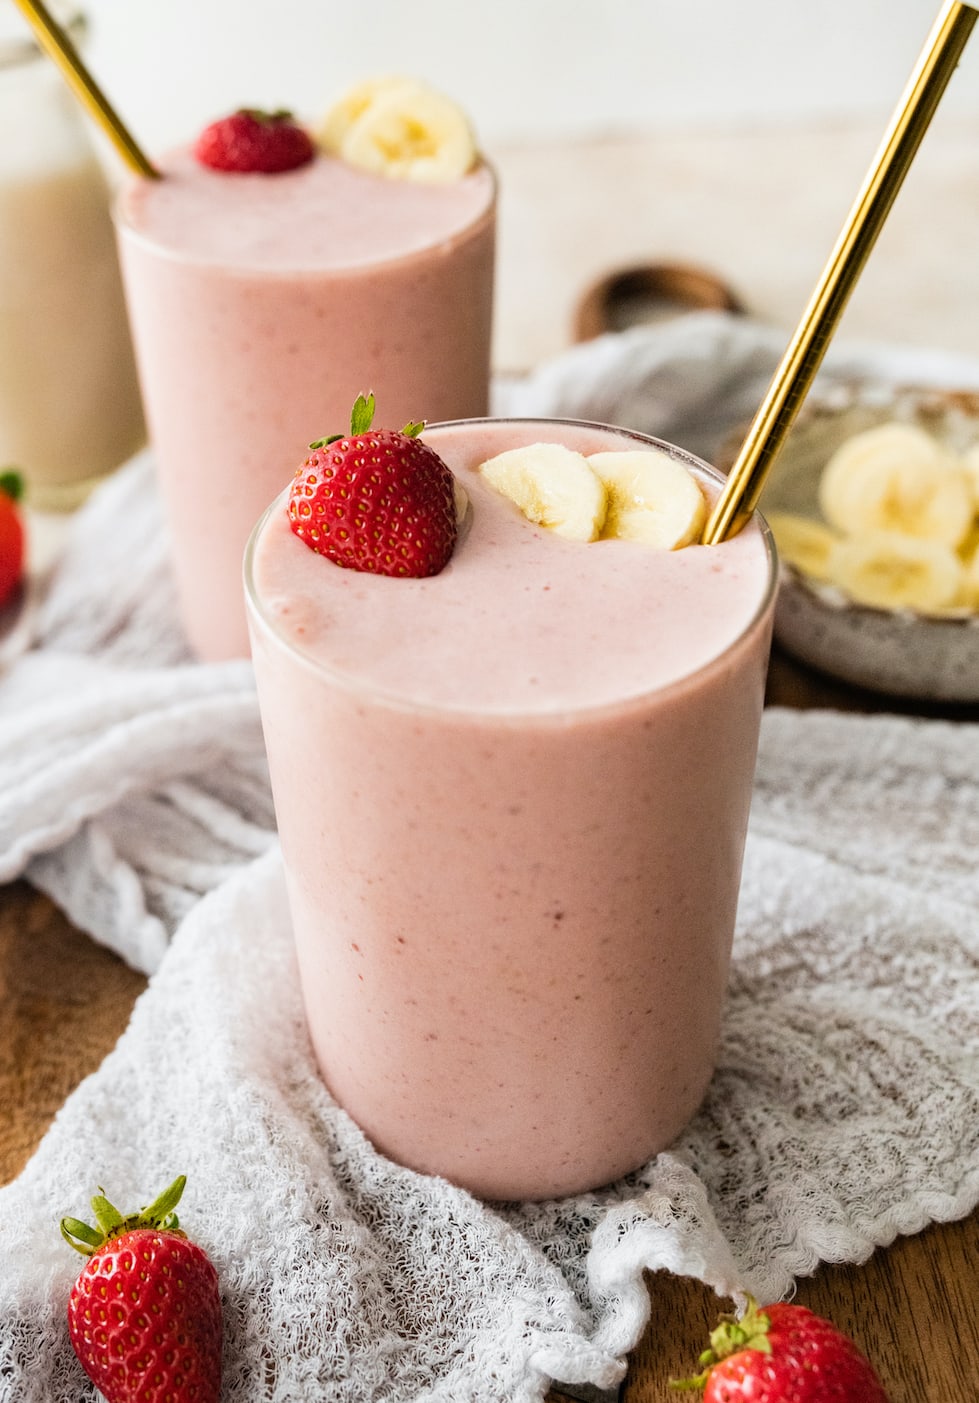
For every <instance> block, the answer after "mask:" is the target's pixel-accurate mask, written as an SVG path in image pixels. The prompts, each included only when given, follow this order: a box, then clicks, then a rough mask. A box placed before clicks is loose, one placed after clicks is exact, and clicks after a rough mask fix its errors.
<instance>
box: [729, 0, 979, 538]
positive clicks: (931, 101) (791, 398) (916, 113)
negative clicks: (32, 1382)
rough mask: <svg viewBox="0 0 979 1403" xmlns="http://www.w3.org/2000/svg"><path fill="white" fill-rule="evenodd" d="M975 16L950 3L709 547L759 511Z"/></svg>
mask: <svg viewBox="0 0 979 1403" xmlns="http://www.w3.org/2000/svg"><path fill="white" fill-rule="evenodd" d="M977 19H979V12H977V10H976V9H975V8H974V6H973V5H965V4H959V3H957V0H947V3H946V4H945V5H944V6H943V8H942V10H941V12H940V14H939V16H938V19H937V20H936V21H935V24H934V26H933V28H932V31H931V33H930V35H929V36H928V39H927V41H926V44H925V47H924V49H923V50H922V52H921V56H920V57H919V59H918V62H917V64H916V66H915V69H914V71H913V73H912V74H911V77H910V79H909V80H908V84H907V87H906V88H905V91H904V93H903V95H902V98H901V101H900V103H899V105H898V108H897V111H896V112H895V114H894V116H893V117H892V118H891V123H890V126H889V128H888V130H887V132H886V134H885V136H884V139H883V141H882V143H881V146H880V149H879V150H878V152H877V156H876V158H875V160H874V164H873V166H872V167H871V169H870V172H869V174H868V175H867V177H866V179H865V181H864V183H863V187H862V189H861V191H860V193H859V195H858V196H857V199H856V201H855V203H854V205H853V208H852V209H851V211H850V214H849V216H848V217H847V221H846V224H845V225H844V228H843V231H842V233H841V234H840V236H839V239H838V240H837V243H836V247H835V248H834V249H833V252H832V254H831V255H830V259H829V262H828V263H827V264H826V267H825V269H824V270H823V273H822V277H821V278H820V281H819V283H818V284H817V287H816V290H815V292H814V293H813V295H812V297H811V298H810V301H809V305H808V306H807V308H806V310H805V312H804V313H803V316H802V321H801V322H800V323H799V326H798V329H797V330H796V332H795V334H794V336H793V338H792V340H791V342H790V343H789V347H788V350H787V351H786V352H785V355H784V356H783V358H782V362H781V364H780V365H779V367H778V369H777V370H776V372H775V375H774V378H773V379H772V382H771V385H770V386H769V388H768V391H767V393H766V395H765V399H764V400H763V401H762V404H761V408H760V409H759V410H758V413H757V414H756V415H755V418H754V421H753V423H752V425H751V428H750V429H749V430H748V435H747V438H746V439H745V441H744V443H743V444H742V446H741V451H740V453H739V454H738V457H737V459H736V461H735V463H734V466H733V467H732V469H731V471H730V474H729V475H728V480H727V483H726V484H725V487H724V490H723V492H722V493H721V496H720V498H719V499H718V501H717V502H716V504H715V506H714V509H713V511H712V513H711V515H710V518H709V519H708V522H707V525H706V527H705V528H704V535H703V542H704V544H705V545H716V544H717V543H718V542H719V541H723V540H726V539H727V538H728V537H729V536H736V535H737V533H738V532H739V531H740V530H741V528H742V527H743V526H744V525H745V523H746V522H747V520H748V518H749V517H750V516H751V513H752V511H753V510H754V508H755V507H756V506H757V504H758V498H759V496H760V495H761V490H762V487H763V486H764V482H765V478H766V476H767V474H768V470H769V468H770V467H771V465H772V462H773V461H774V459H775V457H776V455H777V453H778V451H779V449H780V448H781V446H782V444H783V442H784V440H785V437H786V435H787V434H788V432H789V429H790V428H791V427H792V422H793V420H794V419H795V416H796V414H797V413H798V410H799V407H800V405H801V404H802V401H803V400H804V399H805V397H806V394H807V393H808V390H809V387H810V385H811V384H812V381H813V379H814V378H815V375H816V372H817V370H818V369H819V366H820V363H821V361H822V359H823V356H824V354H825V352H826V348H827V346H828V345H829V342H830V339H831V337H832V335H833V332H834V331H835V329H836V325H837V323H838V321H839V319H840V317H841V315H842V313H843V309H844V307H845V306H846V303H847V299H848V298H849V296H850V293H851V292H852V291H853V288H854V286H855V284H856V282H857V279H858V278H859V276H860V273H861V271H862V270H863V266H864V264H865V263H866V261H867V257H868V255H869V254H870V251H871V249H872V248H873V246H874V243H875V241H876V239H877V235H878V234H879V233H880V230H881V228H882V226H883V223H884V220H885V219H886V218H887V215H888V213H889V212H890V208H891V206H892V205H893V203H894V200H895V197H896V196H897V192H898V190H899V189H900V188H901V183H902V181H903V180H904V177H905V176H906V175H907V173H908V169H909V167H910V165H911V162H912V160H913V159H914V156H915V153H916V152H917V150H918V147H919V145H920V144H921V139H922V137H923V136H924V134H925V131H926V130H927V128H928V124H929V122H930V121H931V119H932V117H933V116H934V113H935V109H936V107H937V106H938V103H939V99H940V98H941V96H942V93H943V92H944V91H945V88H946V87H947V85H948V81H949V79H950V78H951V76H952V74H953V73H954V71H955V67H956V64H957V63H958V61H959V59H960V57H961V55H962V50H963V49H964V48H965V44H966V40H967V39H968V37H969V35H970V33H971V32H972V27H973V25H974V24H975V22H976V20H977Z"/></svg>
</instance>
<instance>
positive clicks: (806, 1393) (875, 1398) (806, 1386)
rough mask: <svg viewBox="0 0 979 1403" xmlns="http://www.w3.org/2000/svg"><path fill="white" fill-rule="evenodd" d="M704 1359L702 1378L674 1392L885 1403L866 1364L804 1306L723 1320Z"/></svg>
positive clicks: (775, 1401) (715, 1400)
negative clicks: (681, 1390)
mask: <svg viewBox="0 0 979 1403" xmlns="http://www.w3.org/2000/svg"><path fill="white" fill-rule="evenodd" d="M710 1343H711V1347H710V1349H708V1350H706V1351H705V1352H704V1353H703V1354H702V1355H701V1356H700V1363H701V1364H702V1365H705V1366H706V1367H705V1368H704V1370H703V1372H702V1373H701V1374H698V1375H697V1377H696V1378H693V1379H683V1380H681V1381H679V1382H675V1383H674V1384H673V1387H674V1388H679V1389H692V1388H702V1389H703V1398H704V1403H888V1400H887V1395H886V1394H885V1392H884V1389H883V1386H882V1384H881V1382H880V1379H879V1378H878V1377H877V1375H876V1374H875V1373H874V1370H873V1368H872V1367H871V1365H870V1363H869V1362H868V1360H866V1359H865V1358H864V1356H863V1355H862V1354H861V1353H860V1351H859V1350H858V1349H857V1347H856V1345H855V1344H854V1343H853V1341H852V1340H850V1339H848V1338H847V1336H846V1335H844V1334H843V1333H842V1331H840V1330H838V1329H837V1328H836V1326H835V1325H832V1324H830V1322H829V1321H828V1320H824V1319H823V1318H822V1317H821V1316H818V1315H814V1314H813V1312H812V1311H810V1310H806V1309H805V1307H804V1306H793V1305H784V1304H781V1305H772V1306H762V1307H759V1306H758V1305H757V1304H756V1302H754V1301H753V1300H751V1299H750V1297H749V1302H748V1310H747V1312H746V1313H745V1314H744V1315H743V1316H742V1317H741V1319H740V1320H735V1319H733V1318H732V1317H727V1318H725V1319H722V1322H721V1324H720V1325H718V1327H717V1329H716V1330H713V1331H712V1332H711V1337H710Z"/></svg>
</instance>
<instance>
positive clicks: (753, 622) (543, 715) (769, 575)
mask: <svg viewBox="0 0 979 1403" xmlns="http://www.w3.org/2000/svg"><path fill="white" fill-rule="evenodd" d="M473 424H486V425H490V424H492V425H503V424H514V425H522V426H526V425H530V424H540V425H554V426H560V427H564V428H575V429H594V430H599V431H602V432H605V433H612V434H616V435H621V436H622V437H625V438H630V439H634V440H635V441H637V442H639V443H644V444H649V445H651V446H652V447H655V448H659V449H662V450H665V451H666V452H667V453H668V454H669V455H670V457H672V458H675V459H678V460H680V461H681V462H683V463H684V464H688V465H691V464H692V465H693V466H694V467H695V468H696V469H698V470H699V471H701V472H703V473H705V474H706V475H707V477H708V478H709V479H711V480H713V481H714V482H716V483H717V484H719V485H723V483H724V481H725V476H724V474H723V473H722V472H721V471H720V470H719V469H718V468H715V467H713V466H712V465H711V464H710V463H707V462H705V461H704V459H702V458H698V457H697V456H696V454H694V453H690V452H688V451H687V450H686V449H685V448H681V447H679V445H677V444H674V443H669V442H667V441H666V440H665V439H660V438H656V437H654V436H653V435H652V434H646V433H643V432H642V431H641V430H639V429H627V428H623V427H621V426H620V425H616V424H604V423H601V422H600V421H598V420H592V419H569V418H560V417H553V416H543V417H541V416H537V415H527V416H515V415H486V416H484V417H482V418H474V419H443V420H439V421H438V422H436V423H431V424H426V425H425V428H424V431H423V432H424V433H429V432H431V431H432V430H435V429H454V428H460V427H465V426H468V425H473ZM290 487H291V483H289V484H287V485H286V486H285V487H284V488H283V489H282V491H281V492H278V493H277V494H276V496H275V498H274V499H273V501H272V502H270V503H269V505H268V506H267V507H266V508H265V510H264V511H263V512H262V514H261V516H260V517H259V518H258V520H257V521H256V523H255V525H254V526H253V527H252V529H251V531H250V532H249V535H248V541H247V543H246V545H245V551H244V556H243V558H242V583H243V587H244V596H245V604H246V613H247V615H248V618H249V627H250V628H251V627H252V621H253V620H254V621H255V622H257V623H258V624H260V625H261V626H262V628H264V629H265V630H267V631H268V633H269V635H270V636H271V637H272V638H273V639H274V641H275V642H276V644H277V645H278V646H279V647H281V648H284V649H285V651H286V652H287V653H288V654H289V656H290V657H291V658H292V659H293V660H294V661H296V662H298V663H300V664H301V665H302V666H303V667H305V668H307V669H308V670H310V671H311V672H313V673H315V674H317V675H319V676H321V677H323V678H324V679H326V680H328V681H329V682H330V683H331V684H333V685H335V686H337V687H338V688H340V689H341V690H343V691H345V692H347V693H348V694H349V695H351V696H359V697H362V698H368V699H369V700H370V701H371V702H372V703H374V704H375V705H378V706H383V707H386V708H387V709H388V710H392V711H400V712H403V713H406V714H414V715H419V716H432V715H436V714H437V715H440V716H443V717H445V716H451V717H452V718H453V719H454V720H456V721H458V722H460V723H463V724H464V723H466V722H472V723H481V722H482V723H487V722H492V723H493V724H494V725H507V724H510V723H513V724H521V725H538V726H541V727H543V726H546V725H548V724H563V723H564V722H565V720H566V719H567V717H569V716H572V715H573V716H575V717H576V718H592V717H594V718H595V719H596V721H597V720H600V719H601V718H602V717H604V716H608V715H609V714H611V713H613V712H616V713H621V712H623V711H627V710H629V709H630V708H632V707H637V706H641V705H643V704H644V703H645V702H646V701H648V699H649V698H651V697H666V696H668V695H669V694H670V693H671V692H673V691H679V690H681V689H682V688H684V687H686V686H687V685H688V684H689V683H690V681H691V679H692V678H695V677H703V676H705V675H706V674H708V673H709V672H710V671H711V670H713V669H714V668H717V667H720V666H723V665H724V662H725V659H727V658H728V657H729V656H730V654H731V653H732V652H733V651H734V650H735V649H736V648H737V647H739V646H740V645H741V644H742V643H743V641H744V640H745V639H746V638H748V637H749V636H750V635H751V634H752V633H754V632H755V630H756V629H758V628H760V627H761V626H762V624H763V621H764V619H765V617H766V616H767V615H768V614H769V612H770V610H771V608H772V605H773V602H774V599H775V593H776V590H777V587H778V555H777V552H776V549H775V538H774V536H773V535H772V532H771V529H770V527H769V525H768V523H767V521H766V520H765V518H764V516H763V515H762V514H761V512H760V511H758V510H757V508H756V509H755V511H754V512H753V513H752V515H751V519H750V520H751V522H754V523H755V524H757V526H758V528H759V533H760V535H761V540H762V545H763V546H764V550H765V563H766V579H765V588H764V590H763V591H762V595H761V598H760V600H759V602H758V604H757V606H756V608H755V610H754V612H753V613H752V614H751V616H750V618H749V619H748V620H747V622H746V623H745V624H744V626H743V627H742V628H741V629H739V630H738V632H737V634H736V635H735V636H734V637H733V638H732V639H731V640H730V641H729V642H728V643H727V644H726V645H725V646H724V647H723V648H722V649H721V650H720V651H719V652H717V653H715V654H714V655H713V656H712V657H710V658H708V659H707V660H706V661H705V662H703V663H701V664H700V665H699V666H698V667H696V668H694V669H693V670H691V671H690V672H686V673H684V674H683V675H682V676H680V677H677V678H674V679H673V680H672V681H671V682H666V683H663V684H662V685H660V686H654V687H649V688H647V689H645V690H643V691H637V692H633V693H630V694H629V695H628V696H626V697H621V698H618V699H616V700H613V701H607V702H596V703H594V704H585V705H581V706H577V705H571V706H564V707H560V708H559V707H553V708H550V709H541V710H532V711H530V710H526V709H523V710H521V709H516V708H515V709H513V710H501V709H495V708H492V707H480V706H467V705H448V706H446V705H443V704H441V703H437V702H421V701H417V700H415V699H413V698H410V697H404V696H402V695H400V694H399V693H398V692H394V691H391V690H390V688H385V687H379V686H376V685H374V684H372V683H370V682H365V681H363V680H362V679H358V678H356V677H352V676H350V675H349V674H347V673H344V672H341V671H339V670H338V669H336V668H334V667H331V666H330V665H329V664H327V663H325V662H323V661H322V660H320V659H317V658H314V657H311V656H310V654H309V653H308V652H305V651H304V650H303V649H302V648H301V647H300V646H298V645H297V644H296V643H295V642H293V641H292V640H291V639H289V638H287V637H286V636H285V634H284V633H283V632H282V630H281V629H280V628H279V627H278V626H277V624H276V622H275V620H274V618H273V617H272V616H271V615H270V614H269V613H268V611H267V610H266V609H265V608H264V607H263V604H262V600H261V597H260V595H259V592H258V589H257V587H256V584H255V572H254V560H255V551H256V547H257V545H258V540H259V537H260V536H261V534H262V532H263V530H264V528H265V525H266V523H267V522H268V521H269V519H270V518H271V517H272V515H273V513H274V512H275V511H277V510H278V509H280V508H281V507H282V506H283V505H284V503H285V500H286V498H287V497H288V495H289V491H290ZM705 549H708V550H711V549H716V547H712V546H708V547H705ZM324 563H325V564H327V565H329V564H330V563H331V562H330V561H325V562H324ZM334 568H335V569H336V568H339V567H336V566H334Z"/></svg>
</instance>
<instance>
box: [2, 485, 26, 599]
mask: <svg viewBox="0 0 979 1403" xmlns="http://www.w3.org/2000/svg"><path fill="white" fill-rule="evenodd" d="M21 486H22V484H21V477H20V474H19V473H17V472H15V471H14V470H13V469H12V468H10V469H7V470H5V471H4V472H0V608H2V607H3V605H4V604H6V603H7V600H8V599H11V598H13V595H14V594H15V592H16V590H17V586H18V585H19V584H20V582H21V579H22V577H23V574H24V549H25V547H24V521H23V518H22V516H21V514H20V510H19V508H18V506H17V503H18V501H19V500H20V495H21Z"/></svg>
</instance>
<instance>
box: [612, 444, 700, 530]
mask: <svg viewBox="0 0 979 1403" xmlns="http://www.w3.org/2000/svg"><path fill="white" fill-rule="evenodd" d="M587 461H588V465H589V467H590V468H591V469H592V471H593V472H594V473H597V474H598V477H599V478H600V479H601V481H602V483H603V484H604V486H605V490H606V493H607V494H608V511H607V513H606V517H605V525H604V527H603V528H602V536H603V537H605V538H610V537H614V538H616V539H617V540H620V541H641V542H642V543H643V544H644V545H647V546H655V547H656V548H657V549H658V550H679V549H680V548H681V547H682V546H689V545H691V544H692V543H693V542H694V541H697V540H699V539H700V534H701V532H702V531H703V528H704V523H705V521H706V520H707V502H706V499H705V497H704V494H703V492H702V491H701V489H700V486H699V485H698V483H697V481H696V479H695V478H694V477H693V475H692V474H691V473H689V472H688V471H687V469H686V468H685V467H684V466H683V464H682V463H678V462H677V460H676V459H675V458H671V457H670V456H669V455H668V454H666V453H660V452H658V451H657V450H656V449H631V450H629V449H627V450H626V451H625V452H619V453H592V454H589V456H588V459H587Z"/></svg>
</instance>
